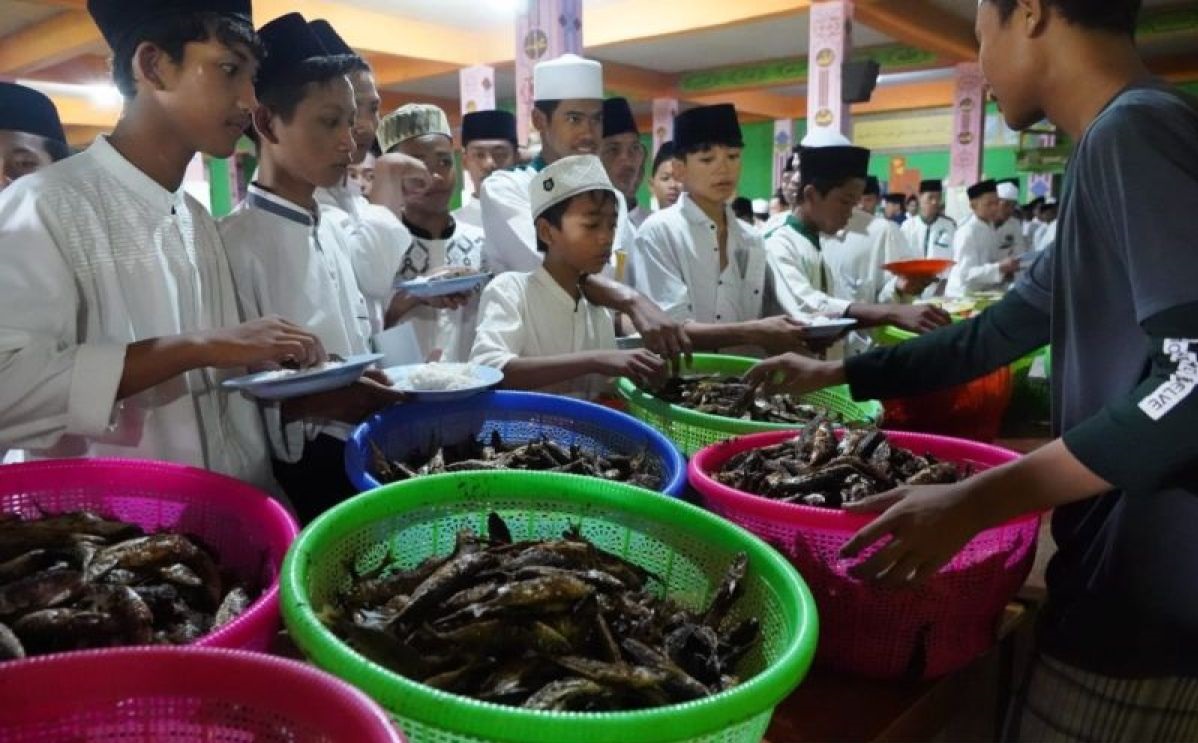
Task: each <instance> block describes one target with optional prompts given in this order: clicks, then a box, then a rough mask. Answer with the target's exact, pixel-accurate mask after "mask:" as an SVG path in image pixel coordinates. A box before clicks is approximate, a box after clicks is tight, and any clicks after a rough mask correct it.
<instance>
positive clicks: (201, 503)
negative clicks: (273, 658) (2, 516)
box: [0, 459, 298, 650]
mask: <svg viewBox="0 0 1198 743" xmlns="http://www.w3.org/2000/svg"><path fill="white" fill-rule="evenodd" d="M80 509H87V510H90V511H94V512H96V513H98V514H100V515H103V516H107V517H109V518H114V519H120V520H122V521H128V522H131V523H134V524H137V525H139V526H141V527H142V528H143V529H145V530H146V531H147V532H155V531H163V530H166V529H170V530H173V531H178V532H182V533H186V534H194V535H196V536H197V537H199V538H200V539H202V540H203V542H204V544H205V545H207V546H208V547H211V548H212V549H213V550H215V551H216V553H217V555H218V556H219V560H218V563H219V565H220V566H221V567H222V568H228V569H229V570H231V571H233V572H234V573H235V574H236V575H237V577H238V578H240V579H241V580H244V581H248V582H253V583H257V584H258V585H259V586H261V587H262V594H261V595H260V596H259V597H258V599H257V600H256V601H254V603H252V604H251V605H250V607H249V609H247V610H246V611H245V612H244V613H243V614H242V615H241V616H240V617H238V618H237V619H235V620H233V621H232V622H230V623H228V624H227V625H225V626H224V627H221V628H220V629H217V630H215V631H213V632H210V633H208V634H206V635H204V636H203V637H201V638H200V639H199V640H197V641H196V642H195V643H194V644H195V645H200V646H206V647H219V648H242V649H246V650H266V648H267V647H268V646H269V645H270V643H271V641H272V640H273V639H274V636H275V634H276V633H277V632H278V631H279V581H278V576H279V570H280V568H281V567H282V564H283V557H284V555H285V554H286V552H287V548H288V547H289V546H291V542H292V541H293V540H294V539H295V536H296V533H297V532H298V527H297V526H296V523H295V519H293V518H292V517H291V515H290V514H288V513H287V510H286V509H285V508H283V506H281V505H280V504H279V503H278V502H277V501H275V500H273V499H272V498H271V497H270V496H268V495H267V494H266V493H264V492H262V491H261V490H258V489H257V488H255V487H252V486H250V485H247V484H246V483H243V482H241V481H240V480H235V479H233V478H231V477H225V476H224V475H218V474H216V473H213V472H209V471H207V470H202V469H197V468H195V467H187V466H184V465H180V464H171V463H169V462H148V461H140V460H123V459H53V460H45V461H39V462H28V463H24V464H8V465H4V466H3V467H0V511H4V512H8V513H17V514H19V515H20V516H21V517H22V518H36V517H38V516H40V515H42V514H47V513H63V512H67V511H77V510H80Z"/></svg>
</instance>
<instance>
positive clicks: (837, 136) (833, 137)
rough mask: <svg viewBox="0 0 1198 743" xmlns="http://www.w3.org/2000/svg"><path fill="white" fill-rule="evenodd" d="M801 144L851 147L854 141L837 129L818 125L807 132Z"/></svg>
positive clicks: (807, 145)
mask: <svg viewBox="0 0 1198 743" xmlns="http://www.w3.org/2000/svg"><path fill="white" fill-rule="evenodd" d="M799 144H800V145H801V146H803V147H849V146H851V145H852V144H853V143H852V142H850V141H849V138H848V137H846V136H844V135H843V134H841V133H840V132H838V131H836V130H835V129H828V128H826V127H817V128H816V129H812V130H811V131H809V132H807V135H806V136H805V137H803V140H802V141H801V142H799Z"/></svg>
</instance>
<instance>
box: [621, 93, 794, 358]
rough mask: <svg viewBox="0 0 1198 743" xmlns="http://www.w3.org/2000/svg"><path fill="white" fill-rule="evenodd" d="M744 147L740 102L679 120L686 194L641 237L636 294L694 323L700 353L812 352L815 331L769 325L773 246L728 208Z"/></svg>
mask: <svg viewBox="0 0 1198 743" xmlns="http://www.w3.org/2000/svg"><path fill="white" fill-rule="evenodd" d="M743 146H744V140H743V139H742V137H741V131H740V123H739V121H738V120H737V117H736V109H735V108H733V107H732V106H730V105H717V106H703V107H699V108H693V109H691V110H689V111H686V112H684V113H681V114H679V115H678V117H677V118H676V119H675V120H674V147H675V150H674V158H675V159H674V172H675V175H676V176H677V178H678V180H679V181H681V182H682V185H683V188H684V190H685V193H683V194H682V196H681V197H679V199H678V203H677V204H675V205H674V206H672V207H670V208H669V209H663V210H661V211H658V212H655V213H654V214H653V215H652V216H651V217H649V219H647V220H645V223H644V224H643V225H641V228H640V230H638V233H637V240H636V249H635V250H634V251H633V262H632V265H633V275H634V276H635V279H636V288H637V289H639V290H640V291H641V292H643V293H644V294H645V295H646V296H648V297H649V298H650V299H652V300H653V301H655V302H657V304H658V305H659V306H660V307H661V308H662V309H663V310H665V311H666V312H667V313H668V314H669V315H670V316H671V317H673V318H674V319H675V320H677V321H678V322H682V323H685V324H686V330H687V333H688V334H689V335H690V337H691V340H692V342H693V343H694V344H695V347H696V348H705V349H719V348H730V347H758V348H765V349H767V350H770V349H788V350H793V349H795V348H799V347H801V346H803V343H804V341H803V328H804V327H805V324H804V323H801V322H799V321H797V320H795V319H792V318H790V317H770V318H766V319H762V314H763V308H764V307H765V301H766V299H767V297H768V296H769V295H770V293H771V288H770V286H769V285H768V284H767V277H766V273H767V271H766V254H765V246H764V245H763V243H762V239H761V236H760V235H759V234H757V231H756V230H755V229H754V228H753V227H751V226H749V225H746V224H745V223H744V222H741V221H740V220H739V219H737V218H736V216H735V215H734V214H733V213H732V210H731V208H729V206H728V202H729V200H730V199H731V198H732V197H733V196H734V195H735V194H736V188H737V185H738V183H739V181H740V168H741V160H740V156H741V149H742V148H743Z"/></svg>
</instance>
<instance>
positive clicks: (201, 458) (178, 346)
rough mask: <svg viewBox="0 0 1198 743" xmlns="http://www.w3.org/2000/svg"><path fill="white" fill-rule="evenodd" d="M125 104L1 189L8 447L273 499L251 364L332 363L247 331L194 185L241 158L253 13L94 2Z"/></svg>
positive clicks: (251, 325) (181, 2)
mask: <svg viewBox="0 0 1198 743" xmlns="http://www.w3.org/2000/svg"><path fill="white" fill-rule="evenodd" d="M88 10H89V12H90V13H91V15H92V17H93V19H94V20H95V21H96V25H97V26H99V28H100V31H101V32H102V33H103V35H104V38H105V40H106V41H107V42H108V44H109V46H110V47H111V48H112V50H113V78H114V81H115V82H116V84H117V87H118V88H119V89H120V91H121V93H122V95H123V96H124V97H125V103H124V112H123V114H122V116H121V119H120V121H119V123H118V124H117V126H116V129H115V130H114V131H113V133H112V134H111V135H110V136H106V137H104V136H102V137H98V138H97V139H96V142H95V144H93V145H92V146H91V147H90V148H88V150H87V151H85V152H83V153H81V154H79V155H75V156H73V157H70V158H67V159H66V160H63V161H62V162H59V163H55V164H54V165H51V166H49V167H47V168H45V169H43V170H41V171H39V172H38V173H35V174H33V175H29V176H26V177H24V178H21V179H19V180H18V181H16V182H15V183H13V185H11V186H9V187H8V188H6V189H5V190H4V192H3V193H2V194H0V266H3V268H2V269H0V368H3V370H4V384H3V385H2V386H0V447H5V446H9V447H18V448H24V449H26V450H31V451H30V453H31V454H32V455H33V456H35V457H85V456H93V457H103V456H109V457H125V458H142V459H159V460H168V461H174V462H181V463H184V464H191V465H195V466H198V467H205V468H208V469H212V470H215V471H217V472H222V473H225V474H228V475H232V476H234V477H238V478H241V479H243V480H246V481H248V482H251V483H253V484H255V485H259V486H261V487H266V488H271V489H274V487H275V485H274V481H273V478H272V477H271V474H270V459H269V456H268V453H267V444H266V438H265V436H264V435H263V431H262V422H261V419H260V417H259V414H258V407H257V405H255V404H254V403H253V402H252V401H250V400H247V399H244V398H242V397H241V396H240V395H236V394H229V393H227V392H225V391H224V390H222V389H221V382H222V381H224V380H225V379H227V378H231V377H235V376H239V375H241V374H244V373H245V367H247V366H258V365H262V364H268V363H272V362H274V363H277V362H284V361H292V362H296V363H299V364H301V365H307V364H312V363H316V362H318V361H322V360H323V359H324V358H325V355H324V351H323V349H322V348H321V346H320V342H319V340H317V339H316V337H315V336H314V335H312V334H311V333H309V332H307V331H305V330H302V329H301V328H299V327H298V326H296V325H294V324H292V323H291V322H288V321H286V320H283V319H281V318H278V317H268V318H262V319H259V320H255V321H251V322H247V323H244V324H242V323H241V318H240V316H239V313H238V308H237V299H236V294H235V291H234V288H233V280H232V275H231V273H230V271H229V265H228V261H227V259H226V257H225V251H224V247H223V246H222V245H221V241H220V236H219V235H218V234H217V229H216V223H215V222H214V221H213V220H212V217H211V215H209V214H208V212H207V211H206V210H205V209H204V207H203V206H202V205H200V203H199V202H197V201H196V200H195V199H193V198H191V197H190V196H188V195H187V194H186V193H185V191H184V190H183V188H182V181H183V175H184V173H185V171H186V170H187V165H188V163H190V162H191V161H192V160H193V159H194V157H195V155H196V153H197V152H204V153H206V154H209V155H212V156H213V157H229V156H230V155H232V153H233V149H234V147H235V146H236V143H237V140H238V138H240V137H241V133H242V131H243V130H244V129H245V127H246V125H247V124H248V123H249V118H250V112H251V110H252V107H253V105H254V90H253V79H254V74H255V72H256V71H257V68H258V59H259V58H260V57H261V53H262V52H261V46H260V44H259V42H258V39H257V36H256V35H255V34H254V31H253V27H252V26H251V22H250V15H251V8H250V3H249V1H248V0H245V2H231V1H226V2H219V3H218V2H210V1H209V2H205V1H203V0H191V1H188V0H175V1H174V2H171V3H129V2H127V0H91V1H90V2H89V3H88Z"/></svg>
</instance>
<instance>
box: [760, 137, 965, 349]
mask: <svg viewBox="0 0 1198 743" xmlns="http://www.w3.org/2000/svg"><path fill="white" fill-rule="evenodd" d="M838 139H839V140H842V141H841V142H839V143H837V144H827V145H825V146H808V147H803V149H802V150H801V151H800V153H799V173H801V181H800V187H799V196H798V203H797V204H796V205H795V207H794V209H793V211H792V212H791V215H790V218H789V219H788V220H787V221H786V224H785V225H784V226H783V227H780V228H778V229H776V230H774V231H773V232H771V233H769V234H768V235H767V236H766V239H765V248H766V253H767V255H768V259H769V265H770V270H771V271H772V272H773V276H774V286H775V294H776V297H777V299H778V302H779V304H780V305H781V307H782V309H783V311H785V312H786V313H787V314H790V315H791V316H795V317H798V316H803V315H810V314H819V315H825V316H832V317H850V318H854V319H856V320H857V321H858V323H859V327H862V328H871V327H876V326H879V325H896V326H898V327H901V328H904V329H908V330H912V331H914V332H917V333H920V332H924V331H927V330H932V329H934V328H937V327H939V326H941V325H943V324H945V323H947V322H948V321H949V320H948V317H947V316H946V315H945V314H944V313H943V312H942V311H940V310H939V309H937V308H935V307H931V306H928V305H904V304H893V303H890V302H891V301H892V300H894V299H895V296H896V293H898V292H902V293H907V294H918V293H919V292H921V291H923V289H924V287H925V286H926V285H918V286H912V285H910V282H909V281H908V280H905V279H894V278H893V277H889V276H887V275H886V272H885V271H883V270H882V266H883V265H884V264H885V263H887V262H889V261H891V260H901V259H903V258H906V257H910V256H908V255H907V247H906V242H905V240H904V239H903V237H902V235H901V234H898V230H899V228H898V227H897V226H896V225H895V224H894V223H893V222H891V221H889V220H887V219H883V218H881V217H878V218H875V217H873V216H871V215H869V214H867V213H865V212H863V211H861V210H860V209H857V208H856V205H857V204H858V203H860V201H861V192H862V190H863V189H864V188H865V175H866V168H867V167H868V166H869V150H867V149H865V148H864V147H853V146H852V145H850V144H848V140H847V139H844V138H843V137H839V138H838ZM875 224H876V227H875ZM846 228H848V229H847V230H846ZM842 231H843V236H841V237H837V235H840V234H842ZM871 231H872V232H871ZM862 341H863V339H862ZM862 341H858V342H855V343H853V344H850V345H851V346H852V347H853V348H854V349H856V350H863V348H864V347H866V345H865V343H864V342H862Z"/></svg>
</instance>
